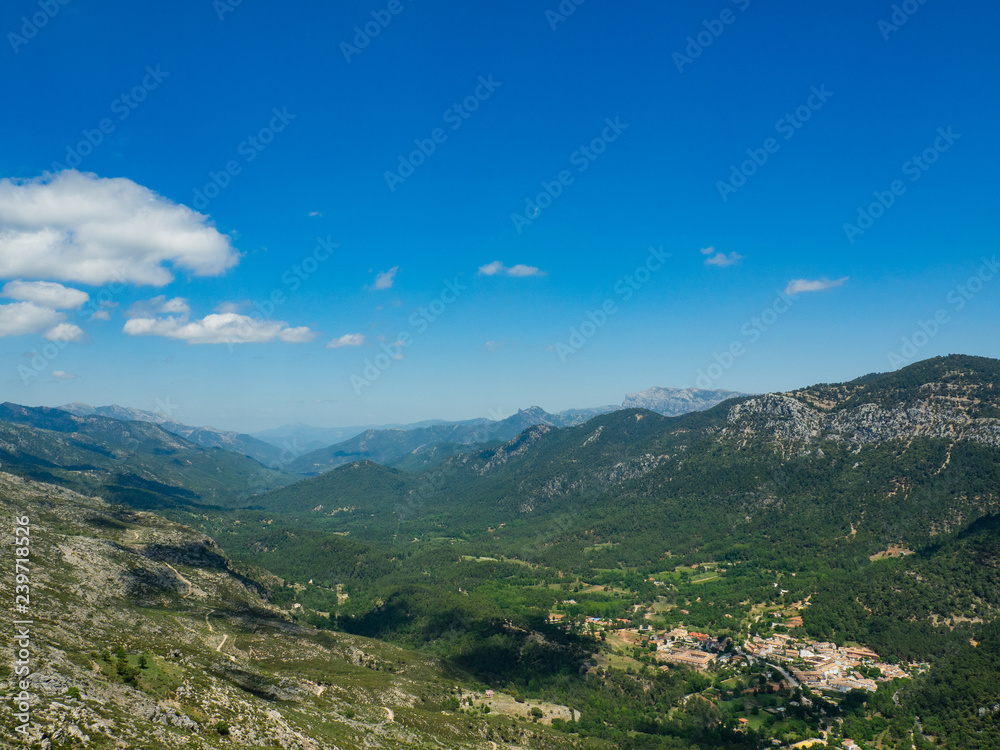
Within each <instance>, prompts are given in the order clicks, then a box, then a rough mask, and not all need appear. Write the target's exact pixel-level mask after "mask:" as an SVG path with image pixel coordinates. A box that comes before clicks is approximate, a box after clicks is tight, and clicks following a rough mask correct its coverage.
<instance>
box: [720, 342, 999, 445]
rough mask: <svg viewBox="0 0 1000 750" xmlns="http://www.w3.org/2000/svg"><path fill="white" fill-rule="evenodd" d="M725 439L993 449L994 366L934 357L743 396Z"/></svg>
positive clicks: (996, 396)
mask: <svg viewBox="0 0 1000 750" xmlns="http://www.w3.org/2000/svg"><path fill="white" fill-rule="evenodd" d="M728 421H729V425H728V426H727V428H726V430H725V434H726V435H728V436H730V437H733V438H737V439H740V440H742V441H748V440H752V439H754V438H758V437H769V438H772V439H775V440H777V441H779V442H781V443H786V444H793V443H801V444H802V445H809V444H810V443H814V442H816V441H819V440H833V441H837V442H840V443H845V444H847V445H850V446H856V447H860V446H864V445H876V444H880V443H885V442H888V441H892V440H904V441H907V440H912V439H914V438H918V437H921V438H940V439H943V440H948V441H952V442H957V441H971V442H976V443H981V444H983V445H988V446H993V447H997V446H1000V368H998V366H997V363H996V361H995V360H990V359H985V358H981V357H938V358H936V359H932V360H927V361H925V362H921V363H918V364H917V365H914V366H912V367H911V368H906V369H905V370H902V371H900V372H897V373H889V374H886V375H877V376H866V377H863V378H858V379H857V380H853V381H851V382H849V383H841V384H835V385H827V384H822V385H817V386H813V387H811V388H804V389H802V390H798V391H792V392H789V393H784V394H767V395H764V396H757V397H754V398H750V399H747V400H746V401H743V402H741V403H738V404H736V405H734V406H733V407H732V408H731V409H730V410H729V417H728Z"/></svg>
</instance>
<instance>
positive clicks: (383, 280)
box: [372, 266, 399, 289]
mask: <svg viewBox="0 0 1000 750" xmlns="http://www.w3.org/2000/svg"><path fill="white" fill-rule="evenodd" d="M398 270H399V266H393V267H392V268H390V269H389V270H388V271H383V272H382V273H380V274H378V275H377V276H376V277H375V281H374V283H373V284H372V289H389V288H390V287H391V286H392V283H393V282H394V281H395V280H396V271H398Z"/></svg>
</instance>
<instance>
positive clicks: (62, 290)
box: [3, 281, 90, 310]
mask: <svg viewBox="0 0 1000 750" xmlns="http://www.w3.org/2000/svg"><path fill="white" fill-rule="evenodd" d="M3 296H4V297H10V298H11V299H16V300H20V301H22V302H34V303H35V304H37V305H40V306H41V307H50V308H52V309H53V310H75V309H76V308H78V307H80V306H82V305H83V304H84V303H85V302H86V301H87V300H89V299H90V295H89V294H87V293H86V292H81V291H80V290H79V289H71V288H70V287H67V286H63V285H62V284H57V283H55V282H54V281H9V282H7V283H6V284H4V287H3Z"/></svg>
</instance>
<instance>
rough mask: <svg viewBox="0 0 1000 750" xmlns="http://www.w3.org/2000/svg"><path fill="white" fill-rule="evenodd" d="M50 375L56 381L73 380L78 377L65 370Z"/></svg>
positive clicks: (55, 371)
mask: <svg viewBox="0 0 1000 750" xmlns="http://www.w3.org/2000/svg"><path fill="white" fill-rule="evenodd" d="M49 374H50V375H51V376H52V377H54V378H55V379H56V380H72V379H73V378H75V377H76V375H74V374H73V373H71V372H66V371H65V370H53V371H52V372H51V373H49Z"/></svg>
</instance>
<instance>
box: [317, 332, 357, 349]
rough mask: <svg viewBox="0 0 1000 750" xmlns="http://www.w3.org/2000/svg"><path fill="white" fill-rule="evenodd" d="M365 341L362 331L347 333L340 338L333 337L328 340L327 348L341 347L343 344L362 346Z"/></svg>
mask: <svg viewBox="0 0 1000 750" xmlns="http://www.w3.org/2000/svg"><path fill="white" fill-rule="evenodd" d="M363 343H365V337H364V334H361V333H345V334H344V335H343V336H341V337H340V338H336V339H332V340H330V341H329V342H327V345H326V348H327V349H339V348H340V347H342V346H361V345H362V344H363Z"/></svg>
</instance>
